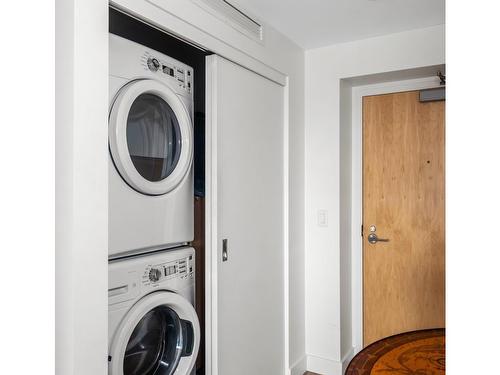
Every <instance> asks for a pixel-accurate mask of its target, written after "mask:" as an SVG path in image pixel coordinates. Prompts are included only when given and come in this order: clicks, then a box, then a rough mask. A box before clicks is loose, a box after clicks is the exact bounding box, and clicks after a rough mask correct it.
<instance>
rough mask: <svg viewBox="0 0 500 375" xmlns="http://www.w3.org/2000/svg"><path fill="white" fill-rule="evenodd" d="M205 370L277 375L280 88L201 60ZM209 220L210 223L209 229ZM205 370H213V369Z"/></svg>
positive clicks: (228, 65) (280, 351)
mask: <svg viewBox="0 0 500 375" xmlns="http://www.w3.org/2000/svg"><path fill="white" fill-rule="evenodd" d="M207 69H208V71H207V77H208V78H207V83H208V87H207V97H208V105H207V115H208V121H207V124H208V127H209V128H208V134H209V137H207V143H209V144H210V145H209V146H210V147H213V149H212V150H211V155H212V158H211V162H209V163H208V168H209V169H208V170H209V171H210V172H209V173H210V175H211V176H212V183H211V184H210V186H208V187H207V191H208V192H209V195H211V196H212V202H213V205H212V212H211V213H210V214H209V215H210V216H211V217H209V218H208V219H209V220H212V222H211V224H209V228H211V230H210V229H209V230H210V232H211V236H212V241H211V243H212V276H213V280H212V285H213V293H214V294H213V296H212V304H213V305H212V314H213V316H212V319H213V325H212V330H213V331H212V334H213V340H212V347H213V350H214V353H213V355H212V359H213V363H212V366H211V367H212V369H213V370H217V372H216V374H217V375H235V374H238V375H255V374H269V375H271V374H272V375H280V374H284V328H285V323H284V311H285V308H284V306H285V303H284V302H285V297H284V241H283V239H284V173H283V170H284V153H283V140H284V117H283V114H284V109H283V108H284V107H283V106H284V88H283V87H282V86H280V85H278V84H276V83H274V82H272V81H270V80H268V79H266V78H264V77H262V76H260V75H257V74H255V73H254V72H252V71H250V70H247V69H245V68H243V67H241V66H239V65H236V64H234V63H232V62H229V61H227V60H225V59H223V58H221V57H218V56H210V57H208V58H207ZM210 225H212V226H213V227H210ZM212 374H214V375H215V373H214V372H212Z"/></svg>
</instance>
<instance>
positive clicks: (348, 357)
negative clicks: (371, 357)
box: [342, 347, 356, 374]
mask: <svg viewBox="0 0 500 375" xmlns="http://www.w3.org/2000/svg"><path fill="white" fill-rule="evenodd" d="M355 355H356V351H355V349H354V347H352V348H351V349H350V350H349V351H348V352H347V353H346V354H345V355H344V356H343V357H342V374H344V373H345V370H347V366H349V363H350V362H351V359H352V358H353V357H354V356H355Z"/></svg>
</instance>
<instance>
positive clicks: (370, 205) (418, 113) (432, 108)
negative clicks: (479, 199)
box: [363, 91, 445, 346]
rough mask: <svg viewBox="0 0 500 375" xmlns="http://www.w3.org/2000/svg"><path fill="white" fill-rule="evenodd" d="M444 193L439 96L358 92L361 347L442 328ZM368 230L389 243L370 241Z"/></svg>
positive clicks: (443, 311)
mask: <svg viewBox="0 0 500 375" xmlns="http://www.w3.org/2000/svg"><path fill="white" fill-rule="evenodd" d="M444 197H445V191H444V101H441V102H430V103H420V102H419V93H418V91H413V92H403V93H396V94H388V95H378V96H367V97H364V98H363V231H364V234H363V305H364V311H363V331H364V332H363V333H364V343H363V344H364V346H367V345H369V344H370V343H372V342H374V341H376V340H378V339H381V338H384V337H387V336H390V335H394V334H397V333H401V332H406V331H412V330H417V329H423V328H436V327H444V325H445V237H444V215H445V213H444V208H445V201H444ZM371 226H375V228H370V227H371ZM370 229H372V230H373V229H376V231H375V232H374V233H375V234H376V235H377V236H378V238H379V239H388V240H389V242H377V243H376V244H372V243H370V242H369V239H368V237H369V235H370V234H371V230H370Z"/></svg>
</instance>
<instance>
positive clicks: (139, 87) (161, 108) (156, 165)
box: [109, 79, 193, 195]
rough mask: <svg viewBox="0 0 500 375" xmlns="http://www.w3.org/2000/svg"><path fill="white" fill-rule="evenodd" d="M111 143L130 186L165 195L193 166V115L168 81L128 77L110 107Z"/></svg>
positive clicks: (113, 155) (120, 168)
mask: <svg viewBox="0 0 500 375" xmlns="http://www.w3.org/2000/svg"><path fill="white" fill-rule="evenodd" d="M109 148H110V152H111V156H112V159H113V162H114V164H115V166H116V168H117V170H118V172H119V174H120V175H121V176H122V178H123V179H124V180H125V182H126V183H127V184H128V185H130V186H131V187H132V188H133V189H135V190H137V191H138V192H140V193H143V194H147V195H162V194H166V193H168V192H169V191H171V190H173V189H175V187H176V186H177V185H179V183H180V182H181V181H182V180H183V179H184V177H185V176H186V174H187V173H188V171H189V169H190V167H191V162H192V158H193V156H192V155H193V127H192V122H191V116H190V115H189V112H188V110H187V108H186V106H185V105H184V103H183V102H182V100H181V99H180V98H179V97H178V96H177V94H176V93H175V92H174V91H172V89H170V88H169V87H168V86H167V85H165V84H163V83H161V82H159V81H156V80H151V79H141V80H136V81H132V82H130V83H129V84H127V85H125V86H124V87H123V88H122V89H121V90H120V91H119V93H118V95H117V96H116V98H115V100H114V101H113V104H112V106H111V109H110V115H109Z"/></svg>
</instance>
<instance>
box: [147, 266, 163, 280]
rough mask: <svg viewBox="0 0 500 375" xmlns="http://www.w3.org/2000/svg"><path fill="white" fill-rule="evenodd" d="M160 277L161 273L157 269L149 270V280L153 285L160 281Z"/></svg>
mask: <svg viewBox="0 0 500 375" xmlns="http://www.w3.org/2000/svg"><path fill="white" fill-rule="evenodd" d="M160 277H161V271H160V270H159V269H158V268H151V270H150V271H149V280H151V281H152V282H154V283H155V282H157V281H158V280H160Z"/></svg>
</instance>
